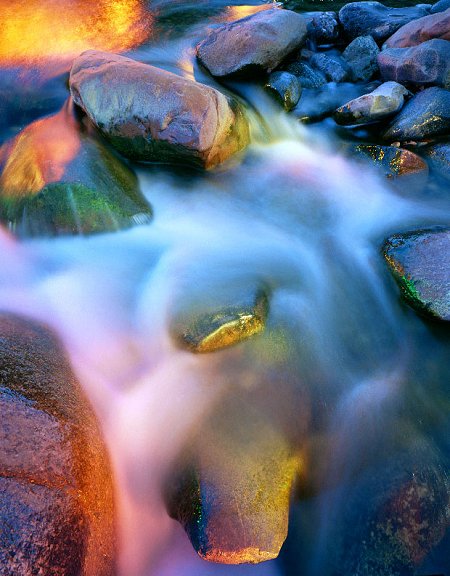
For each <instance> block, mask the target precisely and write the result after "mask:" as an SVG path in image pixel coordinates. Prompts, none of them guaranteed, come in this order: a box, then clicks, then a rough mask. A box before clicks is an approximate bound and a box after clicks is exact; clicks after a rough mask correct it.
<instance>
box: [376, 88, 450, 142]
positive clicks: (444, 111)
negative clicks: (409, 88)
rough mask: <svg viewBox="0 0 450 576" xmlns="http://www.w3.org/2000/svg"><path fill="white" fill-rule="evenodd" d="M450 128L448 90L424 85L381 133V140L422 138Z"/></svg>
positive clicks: (393, 140)
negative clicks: (424, 87)
mask: <svg viewBox="0 0 450 576" xmlns="http://www.w3.org/2000/svg"><path fill="white" fill-rule="evenodd" d="M449 130H450V92H449V91H448V90H444V89H443V88H427V89H426V90H423V91H422V92H419V93H418V94H416V95H415V96H414V98H411V100H410V101H409V102H407V104H405V106H404V107H403V108H402V110H401V111H400V112H399V113H398V114H397V116H395V118H394V119H393V121H392V123H391V125H390V127H389V128H388V129H387V130H386V132H385V133H384V134H383V138H384V140H388V141H390V142H396V141H400V142H405V141H407V140H424V139H426V138H429V137H434V136H439V135H441V134H446V133H448V132H449Z"/></svg>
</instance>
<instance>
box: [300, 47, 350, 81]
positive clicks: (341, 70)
mask: <svg viewBox="0 0 450 576" xmlns="http://www.w3.org/2000/svg"><path fill="white" fill-rule="evenodd" d="M310 62H311V64H312V66H314V68H316V69H317V70H319V71H320V72H322V74H324V75H325V77H326V79H327V80H329V81H330V82H345V81H346V80H350V76H351V71H350V66H349V65H348V64H347V62H346V61H345V60H344V59H343V58H342V57H341V56H340V55H339V54H334V53H324V52H320V53H318V54H314V55H313V56H312V57H311V60H310Z"/></svg>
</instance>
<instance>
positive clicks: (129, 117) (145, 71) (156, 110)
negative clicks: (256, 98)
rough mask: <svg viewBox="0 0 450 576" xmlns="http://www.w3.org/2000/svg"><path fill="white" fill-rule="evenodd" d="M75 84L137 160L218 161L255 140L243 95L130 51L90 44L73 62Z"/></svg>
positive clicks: (97, 119) (111, 135)
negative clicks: (98, 48) (239, 97)
mask: <svg viewBox="0 0 450 576" xmlns="http://www.w3.org/2000/svg"><path fill="white" fill-rule="evenodd" d="M70 90H71V93H72V96H73V99H74V101H75V103H76V104H78V106H81V108H83V110H84V111H85V112H86V114H87V115H88V116H89V118H90V119H91V120H92V122H94V124H95V125H96V126H97V127H98V129H99V130H100V131H101V133H102V134H103V135H104V136H105V137H106V138H107V139H108V140H109V142H111V144H112V145H113V146H115V147H116V148H117V149H118V150H119V151H120V152H121V153H122V154H123V155H124V156H127V157H129V158H132V159H134V160H140V161H148V162H152V161H156V162H176V163H178V164H180V163H190V164H194V165H197V166H201V167H204V168H210V167H212V166H215V165H216V164H219V163H220V162H223V161H224V160H226V159H227V158H229V157H230V156H231V155H232V154H234V153H235V152H237V151H239V150H241V149H242V148H244V147H245V146H246V145H247V143H248V141H249V130H248V123H247V120H246V118H245V116H244V113H243V110H242V108H241V106H240V105H239V104H238V103H237V102H235V101H234V100H232V99H229V98H226V97H225V96H224V95H223V94H221V93H220V92H218V91H217V90H215V89H213V88H210V87H209V86H205V85H203V84H200V83H197V82H194V81H192V80H188V79H186V78H182V77H181V76H177V75H176V74H172V73H170V72H167V71H165V70H161V69H159V68H155V67H154V66H148V65H146V64H141V63H139V62H136V61H134V60H130V59H129V58H125V57H123V56H117V55H115V54H109V53H107V52H99V51H94V50H90V51H88V52H84V53H83V54H82V55H81V56H79V57H78V58H76V60H75V61H74V63H73V66H72V70H71V73H70Z"/></svg>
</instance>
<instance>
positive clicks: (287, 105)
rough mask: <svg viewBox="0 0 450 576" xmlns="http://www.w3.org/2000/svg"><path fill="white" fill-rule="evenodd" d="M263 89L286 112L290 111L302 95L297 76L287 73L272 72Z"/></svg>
mask: <svg viewBox="0 0 450 576" xmlns="http://www.w3.org/2000/svg"><path fill="white" fill-rule="evenodd" d="M265 89H266V90H267V91H268V92H269V93H271V94H272V95H274V96H275V98H276V99H277V100H279V101H280V102H281V104H282V105H283V108H284V109H285V110H287V111H289V110H292V108H294V106H296V104H297V102H298V101H299V100H300V96H301V93H302V88H301V86H300V82H299V80H298V78H297V76H294V74H290V73H289V72H272V74H271V75H270V76H269V79H268V81H267V83H266V85H265Z"/></svg>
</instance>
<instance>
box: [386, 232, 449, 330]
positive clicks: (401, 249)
mask: <svg viewBox="0 0 450 576" xmlns="http://www.w3.org/2000/svg"><path fill="white" fill-rule="evenodd" d="M383 254H384V257H385V259H386V261H387V263H388V264H389V268H390V270H391V272H392V274H393V276H394V278H395V280H396V281H397V283H398V285H399V286H400V290H401V292H402V295H403V297H404V299H405V300H406V301H407V302H408V304H409V305H410V306H412V307H413V308H414V309H415V310H416V311H417V312H419V313H420V314H423V315H425V316H427V317H429V318H432V319H438V320H446V321H449V320H450V262H449V254H450V228H435V229H430V230H419V231H414V232H409V233H405V234H396V235H394V236H391V237H390V238H388V239H387V241H386V243H385V245H384V247H383Z"/></svg>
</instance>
